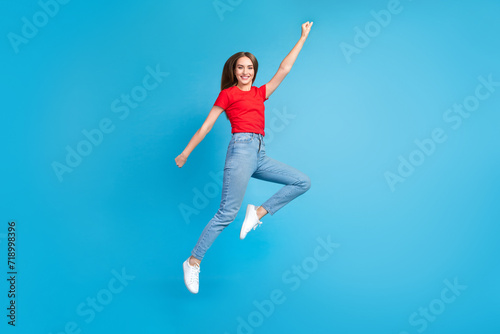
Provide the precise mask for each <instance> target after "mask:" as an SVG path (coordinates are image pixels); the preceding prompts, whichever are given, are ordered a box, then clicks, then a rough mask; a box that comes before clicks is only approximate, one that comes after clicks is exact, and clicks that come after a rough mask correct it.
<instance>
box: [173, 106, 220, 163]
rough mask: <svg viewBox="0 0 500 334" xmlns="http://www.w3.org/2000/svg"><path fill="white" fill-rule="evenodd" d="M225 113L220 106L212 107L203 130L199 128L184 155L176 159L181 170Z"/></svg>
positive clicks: (202, 127) (183, 152)
mask: <svg viewBox="0 0 500 334" xmlns="http://www.w3.org/2000/svg"><path fill="white" fill-rule="evenodd" d="M223 111H224V109H222V108H221V107H219V106H213V107H212V110H210V113H209V114H208V116H207V119H206V120H205V122H203V125H202V126H201V128H199V129H198V131H196V133H195V134H194V136H193V137H192V138H191V140H190V141H189V143H188V144H187V146H186V148H185V149H184V151H182V153H181V154H179V155H178V156H177V158H175V163H176V164H177V166H178V167H179V168H181V167H182V166H183V165H184V164H185V163H186V160H187V158H188V157H189V155H190V154H191V152H193V150H194V149H195V147H196V146H198V144H199V143H200V142H201V141H202V140H203V138H205V136H206V135H207V134H208V133H209V132H210V130H212V127H213V126H214V124H215V121H216V120H217V118H218V117H219V116H220V114H222V112H223Z"/></svg>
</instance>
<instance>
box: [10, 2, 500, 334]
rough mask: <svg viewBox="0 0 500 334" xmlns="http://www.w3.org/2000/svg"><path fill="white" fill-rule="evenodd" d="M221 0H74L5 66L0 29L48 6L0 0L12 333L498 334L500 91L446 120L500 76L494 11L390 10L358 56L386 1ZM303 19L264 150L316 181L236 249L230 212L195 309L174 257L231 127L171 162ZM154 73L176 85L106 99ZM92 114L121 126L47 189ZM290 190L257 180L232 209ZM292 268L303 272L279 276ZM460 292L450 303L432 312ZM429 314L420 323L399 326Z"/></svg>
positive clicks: (204, 204) (214, 187) (211, 201)
mask: <svg viewBox="0 0 500 334" xmlns="http://www.w3.org/2000/svg"><path fill="white" fill-rule="evenodd" d="M42 1H43V0H42ZM221 2H223V3H225V4H226V6H228V7H226V11H224V12H223V13H221V14H220V15H219V14H218V12H217V10H216V9H215V7H214V4H213V1H211V0H207V1H143V2H139V1H110V2H105V3H103V2H101V1H75V0H73V1H70V2H68V3H67V4H61V5H59V9H58V11H57V13H55V15H53V17H48V16H47V18H48V19H47V22H43V15H42V16H40V17H39V18H38V19H40V20H42V21H40V22H41V24H40V25H41V27H40V28H38V32H37V33H36V34H35V35H34V36H33V37H31V38H28V39H27V40H26V43H22V44H20V45H18V46H17V49H18V50H17V51H18V52H17V53H16V50H15V49H16V48H15V47H14V46H13V44H12V43H11V42H10V40H9V37H8V36H9V33H14V34H17V35H21V34H22V29H23V25H24V24H25V22H24V21H23V17H26V18H27V19H28V20H29V21H31V22H33V16H34V15H36V13H38V12H40V11H41V10H42V9H41V6H40V4H39V3H38V2H36V1H25V0H22V1H2V8H3V10H2V14H1V15H2V20H1V23H0V26H1V30H0V32H1V34H2V35H3V37H2V38H1V40H0V49H1V50H0V52H1V55H2V56H1V57H2V66H0V71H1V76H2V82H3V84H2V90H1V92H2V93H1V94H2V113H1V115H2V122H1V123H2V134H1V136H2V143H3V144H2V156H3V157H4V158H3V161H2V164H1V175H2V187H1V192H2V195H1V196H2V201H1V206H0V208H1V220H2V223H1V226H2V227H1V229H0V243H1V244H0V248H1V249H2V251H1V253H2V255H1V256H2V258H4V257H6V256H7V255H6V244H7V242H6V241H7V240H6V233H7V222H8V221H9V220H14V221H16V223H17V243H16V248H17V255H16V262H17V268H16V269H17V271H18V275H17V298H16V303H17V304H16V305H17V326H16V327H15V328H12V327H11V326H9V325H7V317H6V314H7V311H6V307H7V303H8V302H9V300H8V298H6V292H7V290H8V286H7V281H6V279H5V278H6V277H7V274H6V272H7V268H6V266H5V264H6V260H5V259H3V260H1V261H0V263H3V264H2V266H1V267H2V275H1V276H2V277H4V278H3V279H1V281H2V283H1V284H0V289H1V290H0V294H1V295H2V296H3V297H2V299H1V300H2V302H1V303H2V305H1V308H0V309H2V310H3V311H2V312H1V313H2V314H0V315H1V317H0V319H2V322H1V324H0V327H1V328H2V333H47V334H48V333H53V334H56V333H61V332H62V333H64V332H65V326H69V328H71V326H73V325H71V322H74V323H75V324H76V325H74V326H77V327H76V328H77V330H75V331H72V330H68V331H66V333H71V332H75V333H78V330H81V333H221V334H224V333H230V334H233V333H251V332H255V333H276V332H281V333H306V332H307V333H395V334H400V333H401V334H403V333H404V334H406V333H410V334H413V333H420V332H426V333H429V334H430V333H439V334H447V333H450V334H451V333H479V332H480V333H498V332H499V331H500V324H499V322H498V319H499V316H500V311H499V310H500V304H499V300H500V298H499V297H500V289H499V285H498V277H499V274H500V270H499V267H498V256H497V255H495V254H498V253H499V248H500V247H499V242H498V235H499V232H500V228H499V227H498V226H499V225H498V223H499V218H500V209H499V208H500V207H499V205H498V199H499V195H500V191H499V186H500V180H499V177H498V170H499V168H500V159H499V153H500V145H499V144H500V141H499V135H498V134H499V131H498V130H499V124H500V112H499V107H500V87H495V88H494V89H495V90H494V91H493V92H490V95H489V97H488V98H487V99H485V100H482V101H480V105H479V107H478V108H477V110H475V111H473V112H471V115H470V117H468V118H464V119H463V121H462V123H461V126H460V127H459V128H457V129H453V128H452V127H451V125H453V123H447V122H445V120H444V119H443V115H444V114H445V112H446V111H447V110H448V109H449V108H451V107H452V106H453V104H455V103H458V104H461V103H463V102H464V100H465V99H466V98H467V97H468V96H470V95H474V93H475V90H476V87H478V85H480V84H481V83H480V81H479V80H478V78H479V77H480V76H483V77H484V78H488V76H489V75H491V76H492V78H493V80H494V81H500V65H499V64H500V63H499V61H498V60H499V59H500V58H499V57H500V46H499V41H498V31H499V29H500V21H499V20H498V13H499V11H500V3H499V2H498V1H493V0H491V1H485V0H483V1H470V0H469V1H461V2H456V1H439V2H435V1H430V0H418V1H417V0H415V1H409V0H402V1H401V2H400V5H399V7H398V8H400V12H399V13H398V14H392V15H391V19H390V22H388V24H386V26H385V27H381V28H380V31H374V32H373V31H372V32H371V35H372V37H371V38H370V42H369V44H368V45H367V46H366V47H362V48H358V49H359V50H358V53H354V54H352V55H351V57H350V62H349V61H348V57H346V56H345V55H344V53H343V52H342V49H341V45H342V44H341V43H348V44H350V45H353V46H355V36H356V30H355V28H356V27H358V28H359V29H362V30H364V29H365V26H366V25H367V24H368V25H369V26H370V24H369V23H370V21H373V20H374V18H373V16H372V14H370V12H371V11H372V10H373V11H376V12H379V11H381V10H384V9H387V6H388V1H385V0H384V1H378V0H377V1H349V2H347V1H326V0H325V1H290V0H287V1H285V0H279V1H272V2H270V1H262V0H258V1H248V0H243V1H232V5H230V4H229V3H228V2H227V0H221ZM53 9H54V7H53ZM229 9H230V10H229ZM39 15H40V14H39ZM306 21H314V25H313V27H312V30H311V33H310V35H309V38H308V40H307V41H306V43H305V45H304V47H303V49H302V52H301V54H300V55H299V57H298V59H297V61H296V63H295V65H294V67H293V69H292V71H291V73H290V74H289V75H288V76H287V78H286V79H285V81H284V82H283V83H282V84H281V86H280V87H279V88H278V89H277V91H276V92H275V93H274V94H273V95H272V96H271V98H270V99H269V100H268V101H267V102H266V125H267V129H266V132H268V133H269V134H268V136H266V139H265V140H268V139H269V140H268V141H266V150H267V154H268V155H269V156H271V157H273V158H275V159H277V160H280V161H282V162H285V163H287V164H289V165H291V166H294V167H296V168H297V169H299V170H301V171H303V172H304V173H306V174H308V175H309V176H310V178H311V180H312V187H311V189H310V190H309V191H308V192H307V193H305V194H304V195H302V196H300V197H298V198H297V199H296V200H294V201H293V202H292V203H290V204H289V205H287V206H286V207H284V208H283V209H281V210H280V211H278V212H277V213H276V214H275V215H274V216H271V215H268V216H266V217H264V218H263V222H264V224H263V225H262V226H261V227H260V228H259V229H257V230H256V231H252V232H251V234H249V236H248V237H247V239H245V240H244V241H241V240H239V238H238V236H239V229H240V226H241V222H242V221H243V218H244V214H245V212H244V211H245V210H240V212H239V214H238V216H237V218H236V220H235V222H234V223H233V224H231V225H230V226H229V227H228V228H227V229H226V230H225V231H224V232H223V233H222V234H221V235H220V236H219V238H218V239H217V240H216V242H215V243H214V245H213V246H212V247H211V248H210V250H209V251H208V253H207V256H206V258H205V259H204V260H203V262H202V265H201V273H200V279H201V285H200V292H199V294H197V295H192V294H190V293H189V292H188V291H187V289H186V288H185V286H184V282H183V276H182V269H181V264H182V262H183V261H184V260H185V259H186V258H187V257H188V256H189V255H190V251H191V249H192V248H193V247H194V245H195V243H196V241H197V239H198V237H199V235H200V233H201V231H202V230H203V228H204V227H205V225H206V223H207V222H208V221H209V220H210V219H211V217H212V216H213V215H214V214H215V212H216V211H217V209H218V206H219V201H220V186H221V184H220V182H218V181H216V180H214V178H212V177H211V173H215V174H217V173H219V172H221V171H222V169H223V166H224V158H225V153H226V149H227V144H228V143H229V140H230V138H231V128H230V124H229V121H228V120H227V119H226V118H225V116H223V115H222V116H221V117H219V119H218V121H217V122H216V124H215V126H214V128H213V129H212V131H211V132H210V133H209V134H208V135H207V137H206V138H205V140H204V141H203V142H202V143H200V145H199V146H198V147H197V148H196V149H195V150H194V151H193V153H192V154H191V156H190V157H189V159H188V161H187V163H186V165H185V166H184V167H183V168H181V169H179V168H178V167H177V166H176V164H175V162H174V158H175V157H176V156H177V155H178V154H179V153H181V152H182V150H183V149H184V148H185V146H186V145H187V143H188V142H189V140H190V138H191V137H192V135H193V134H194V133H195V131H196V130H197V129H198V128H199V127H200V126H201V124H202V123H203V121H204V120H205V118H206V116H207V115H208V112H209V110H210V108H211V106H212V105H213V103H214V101H215V99H216V97H217V95H218V93H219V89H220V75H221V72H222V67H223V65H224V63H225V61H226V60H227V58H228V57H229V56H231V55H232V54H233V53H235V52H238V51H249V52H252V53H253V54H254V55H255V56H256V57H257V59H258V60H259V64H260V66H259V71H258V74H257V78H256V81H255V83H254V84H255V85H256V86H261V85H263V84H265V83H267V82H268V81H269V80H270V79H271V78H272V76H273V75H274V73H275V71H276V70H277V68H278V66H279V64H280V62H281V61H282V60H283V58H284V57H285V56H286V55H287V54H288V52H289V51H290V50H291V49H292V47H293V46H294V45H295V43H296V42H297V40H298V38H299V37H300V26H301V24H302V23H304V22H306ZM43 23H45V24H43ZM10 36H12V35H10ZM157 66H159V69H160V70H161V71H162V72H168V73H169V75H168V76H166V75H165V77H163V78H162V82H161V83H159V84H158V86H157V88H155V89H153V90H151V91H149V92H148V93H147V94H148V95H147V97H146V98H145V99H144V100H143V101H141V102H140V103H138V105H137V106H136V107H135V108H129V112H130V113H129V114H128V116H127V117H124V119H120V117H119V116H120V115H122V113H115V112H114V111H113V108H112V106H111V105H112V103H113V101H115V100H116V99H120V97H121V96H122V94H130V93H131V91H132V90H133V89H134V88H137V87H138V86H139V87H140V86H141V85H142V81H143V78H144V77H145V76H146V75H147V74H148V70H147V68H148V67H149V68H153V69H154V68H156V67H157ZM151 82H153V81H151ZM481 92H483V93H486V92H487V90H484V89H483V90H482V91H481ZM121 106H122V107H123V106H124V104H121ZM284 113H286V114H288V115H292V116H290V117H289V118H288V119H286V122H285V121H284V120H283V119H281V118H279V115H283V114H284ZM122 116H123V115H122ZM103 119H109V120H110V121H111V122H112V125H113V126H114V128H113V131H112V132H111V133H108V134H104V135H103V138H102V139H101V142H100V143H99V145H97V146H94V147H93V148H92V152H91V153H90V154H89V155H87V156H85V157H83V158H82V161H81V162H80V163H79V164H78V165H77V166H76V167H75V168H73V170H72V172H68V173H64V174H63V175H62V180H59V179H58V177H57V175H56V173H55V172H54V169H53V163H54V162H59V163H61V164H65V159H66V155H67V150H66V147H67V146H69V147H71V148H73V149H76V147H77V145H78V143H80V142H81V141H82V140H85V139H86V138H85V137H84V135H83V134H82V131H83V130H88V131H90V130H92V129H96V128H98V126H99V123H100V122H101V121H102V120H103ZM273 119H274V121H273V122H274V124H275V126H274V127H273V126H271V124H272V122H271V120H273ZM435 128H441V129H442V130H443V131H444V134H445V135H446V138H447V139H446V141H444V142H443V143H438V144H436V147H435V149H434V151H433V153H432V154H430V155H428V156H425V161H423V163H422V164H421V165H420V166H417V167H415V169H414V171H413V173H412V174H411V175H410V176H408V177H406V178H405V181H404V182H400V183H397V184H396V185H395V186H394V187H393V188H394V189H391V187H390V186H389V184H388V182H387V180H386V177H385V173H386V172H392V173H395V174H396V173H397V170H398V166H399V164H400V160H399V156H402V157H403V158H405V159H408V158H409V156H410V154H411V153H412V152H414V151H415V150H416V149H418V147H417V146H416V144H415V143H414V141H415V140H424V139H426V138H430V137H431V133H432V131H433V130H434V129H435ZM280 187H281V185H278V184H272V183H266V182H263V181H260V180H256V179H252V180H251V181H250V184H249V186H248V189H247V192H246V194H245V199H244V202H243V207H246V205H247V204H248V203H252V204H256V205H260V204H262V203H263V202H264V201H265V200H266V199H267V198H268V197H270V196H271V195H272V194H273V193H274V192H276V191H277V190H278V189H279V188H280ZM198 192H199V193H201V194H202V195H199V193H198ZM197 193H198V195H196V194H197ZM197 196H198V197H197ZM196 201H198V202H196ZM186 207H190V208H191V209H192V210H193V212H194V213H193V214H191V215H190V216H189V218H186V216H185V215H183V214H182V213H181V208H186ZM328 237H330V238H331V240H332V241H333V242H335V243H338V244H339V245H340V246H339V247H338V248H336V249H335V251H334V252H333V253H332V254H330V255H329V257H328V258H327V259H326V260H325V261H323V262H319V263H318V262H317V261H316V260H313V259H312V257H313V256H314V251H315V249H316V247H317V246H318V241H317V239H318V238H322V239H323V240H327V238H328ZM311 261H312V262H311ZM314 261H316V262H314ZM314 263H316V264H317V266H314ZM303 264H304V265H309V266H310V267H308V268H309V269H310V271H311V272H310V273H309V274H308V276H307V278H298V277H299V276H298V275H293V274H290V270H291V269H292V266H293V265H296V266H302V265H303ZM311 264H312V267H311ZM311 268H312V269H311ZM113 270H115V271H117V272H121V271H122V270H125V272H126V274H127V275H130V276H133V277H134V278H133V279H130V280H129V281H128V282H127V285H126V286H124V287H123V289H122V291H121V292H119V293H116V294H113V295H112V300H106V303H107V304H106V305H105V306H103V309H102V310H101V311H100V312H96V313H95V317H94V318H93V319H92V320H90V321H88V320H89V317H88V316H82V315H81V314H79V313H78V311H77V308H78V306H79V305H80V304H81V303H86V301H87V298H96V297H97V296H100V298H101V300H102V298H105V297H106V296H108V297H109V296H110V295H109V293H108V294H107V295H106V291H105V290H103V289H107V288H108V284H109V283H110V282H114V283H113V284H115V287H118V286H119V284H118V283H117V282H115V281H113V277H114V275H113V273H112V271H113ZM283 275H285V276H287V275H288V276H287V277H289V278H290V277H292V276H293V277H294V279H295V282H297V281H298V282H299V283H300V286H298V288H297V289H295V290H293V289H292V288H294V287H296V285H293V284H290V283H287V281H286V280H285V279H284V276H283ZM303 277H305V276H303ZM455 279H456V280H457V282H458V283H459V284H460V285H461V286H462V290H461V292H460V294H459V295H456V296H455V297H456V298H455V299H454V301H453V302H452V303H446V304H443V302H439V299H440V298H441V293H442V291H444V289H446V288H447V285H446V283H444V282H445V280H448V281H449V282H451V283H453V282H454V280H455ZM464 286H465V287H466V288H464ZM276 290H279V291H281V292H282V298H285V300H284V301H283V303H281V304H275V305H273V307H272V308H271V307H270V306H269V307H270V309H273V311H272V312H270V311H269V312H268V313H271V314H267V315H259V314H257V313H256V312H258V309H257V307H256V306H255V304H254V302H257V303H261V302H262V301H264V300H266V299H269V298H270V295H271V293H272V291H276ZM103 296H104V297H103ZM447 296H448V297H450V296H452V294H450V292H449V291H448V295H447ZM266 305H269V304H266ZM440 305H441V306H443V305H444V307H445V309H444V310H443V309H442V308H441V309H440V308H439V306H440ZM429 307H431V308H432V307H434V310H435V313H439V314H437V315H434V317H433V318H432V321H431V320H429V319H431V318H428V320H423V319H426V318H425V317H423V316H421V315H417V316H416V317H415V318H414V320H416V321H420V322H418V325H416V324H415V323H414V322H413V323H411V322H410V318H411V316H412V314H414V312H417V313H418V312H419V308H429ZM436 310H437V311H436ZM438 311H439V312H438ZM414 316H415V315H414ZM249 317H250V319H249ZM252 317H253V318H252ZM241 319H243V321H245V322H246V323H247V325H246V326H247V328H246V330H245V329H243V328H242V326H244V325H240V321H241ZM68 324H69V325H68ZM251 324H253V325H255V326H253V325H251ZM424 324H425V326H424ZM238 326H240V328H238ZM248 326H251V327H248ZM424 327H425V328H424Z"/></svg>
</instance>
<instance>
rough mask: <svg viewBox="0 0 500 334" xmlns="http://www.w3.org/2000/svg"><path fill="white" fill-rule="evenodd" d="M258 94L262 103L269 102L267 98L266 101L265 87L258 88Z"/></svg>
mask: <svg viewBox="0 0 500 334" xmlns="http://www.w3.org/2000/svg"><path fill="white" fill-rule="evenodd" d="M259 94H260V96H261V97H262V101H267V100H269V98H267V99H266V85H262V86H260V87H259Z"/></svg>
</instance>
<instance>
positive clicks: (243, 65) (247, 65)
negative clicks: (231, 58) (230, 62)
mask: <svg viewBox="0 0 500 334" xmlns="http://www.w3.org/2000/svg"><path fill="white" fill-rule="evenodd" d="M236 66H245V65H243V64H238V65H236ZM247 66H253V64H250V65H247Z"/></svg>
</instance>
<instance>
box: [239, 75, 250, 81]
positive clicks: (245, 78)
mask: <svg viewBox="0 0 500 334" xmlns="http://www.w3.org/2000/svg"><path fill="white" fill-rule="evenodd" d="M240 78H241V79H242V80H247V79H250V77H249V76H248V77H240Z"/></svg>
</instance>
